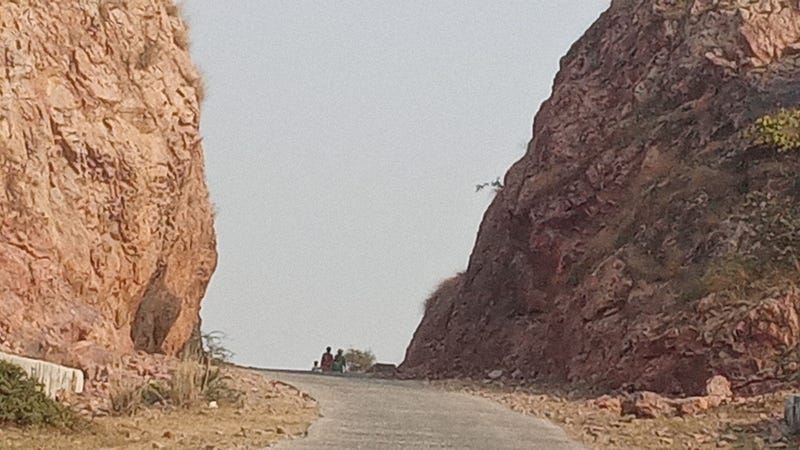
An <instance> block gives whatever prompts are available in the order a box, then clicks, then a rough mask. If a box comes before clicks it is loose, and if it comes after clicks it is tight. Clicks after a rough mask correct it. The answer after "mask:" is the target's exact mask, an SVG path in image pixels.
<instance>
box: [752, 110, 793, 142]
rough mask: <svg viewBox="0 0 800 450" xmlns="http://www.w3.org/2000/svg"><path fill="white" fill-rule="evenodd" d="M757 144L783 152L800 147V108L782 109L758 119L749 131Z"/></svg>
mask: <svg viewBox="0 0 800 450" xmlns="http://www.w3.org/2000/svg"><path fill="white" fill-rule="evenodd" d="M747 134H748V135H749V137H750V139H751V141H752V142H753V144H755V145H765V146H769V147H775V148H777V149H778V150H779V151H781V152H788V151H791V150H798V149H800V109H796V108H793V109H781V110H780V111H778V112H777V113H775V114H773V115H769V114H768V115H765V116H762V117H759V118H758V119H756V122H755V124H754V125H753V127H751V129H750V130H749V131H748V133H747Z"/></svg>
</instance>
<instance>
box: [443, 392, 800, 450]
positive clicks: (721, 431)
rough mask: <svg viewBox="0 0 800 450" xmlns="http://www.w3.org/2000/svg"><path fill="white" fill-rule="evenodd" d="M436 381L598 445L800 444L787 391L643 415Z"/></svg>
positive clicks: (556, 395) (580, 397)
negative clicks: (788, 423)
mask: <svg viewBox="0 0 800 450" xmlns="http://www.w3.org/2000/svg"><path fill="white" fill-rule="evenodd" d="M432 383H433V384H434V385H438V386H441V387H444V388H445V389H449V390H456V391H461V392H468V393H471V394H473V395H478V396H481V397H485V398H489V399H491V400H494V401H497V402H499V403H501V404H503V405H505V406H507V407H509V408H511V409H513V410H515V411H518V412H522V413H525V414H530V415H533V416H537V417H540V418H544V419H548V420H550V421H552V422H553V423H555V424H556V425H558V426H560V427H562V428H563V429H564V430H565V431H566V432H567V434H568V435H569V436H570V437H572V438H574V439H576V440H578V441H580V442H582V443H583V444H584V445H586V446H587V447H589V448H595V449H641V450H649V449H709V448H712V449H713V448H720V449H764V448H766V449H769V448H787V449H798V448H800V438H798V437H796V436H789V435H787V434H786V430H785V426H784V425H783V400H784V398H785V396H786V395H787V394H788V392H776V393H773V394H768V395H763V396H756V397H747V398H736V397H734V398H733V399H732V400H731V401H729V402H728V403H727V404H724V405H721V406H719V407H717V408H714V409H710V410H708V411H705V412H703V413H700V414H698V415H695V416H683V417H670V418H658V419H639V418H635V417H634V416H631V415H628V416H621V415H619V414H616V413H613V412H611V411H608V410H605V409H601V408H600V407H598V406H597V405H595V404H594V403H593V400H594V398H596V395H591V394H586V393H584V391H581V390H580V389H567V388H564V387H554V386H526V387H511V386H504V385H501V384H494V383H482V382H475V381H437V382H432Z"/></svg>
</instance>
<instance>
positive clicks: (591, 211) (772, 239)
mask: <svg viewBox="0 0 800 450" xmlns="http://www.w3.org/2000/svg"><path fill="white" fill-rule="evenodd" d="M798 8H800V7H798V3H797V2H793V1H784V0H735V1H734V0H713V1H712V0H689V1H678V0H613V1H612V3H611V6H610V8H609V9H608V10H607V11H606V12H605V13H604V14H603V15H602V16H601V17H600V18H599V20H598V21H597V22H596V23H595V24H594V25H593V26H592V27H591V28H590V29H589V30H588V31H587V32H586V34H585V35H584V36H583V37H582V38H581V39H580V40H579V41H578V42H577V43H576V44H575V45H574V46H573V47H572V48H571V49H570V51H569V53H568V54H567V55H566V56H565V57H564V58H563V60H562V62H561V68H560V71H559V73H558V75H557V76H556V79H555V83H554V87H553V92H552V96H551V97H550V99H549V100H547V102H545V103H544V104H543V105H542V108H541V110H540V111H539V113H538V114H537V116H536V119H535V123H534V126H533V137H532V140H531V142H530V144H529V146H528V150H527V152H526V154H525V156H524V157H523V158H522V159H521V160H520V161H518V162H517V163H516V164H514V166H513V167H512V168H511V169H510V170H509V172H508V173H507V175H506V177H505V188H504V189H503V190H502V191H501V192H499V193H498V194H497V196H496V198H495V200H494V202H493V203H492V205H491V206H490V207H489V209H488V211H487V212H486V214H485V217H484V220H483V223H482V224H481V227H480V231H479V233H478V238H477V242H476V244H475V248H474V251H473V253H472V255H471V258H470V260H469V265H468V269H467V271H466V272H465V273H464V274H462V275H459V276H458V277H456V278H454V279H451V280H448V281H447V282H445V283H443V285H442V286H441V288H440V289H439V290H438V291H437V292H436V293H434V295H433V296H432V297H431V299H429V301H428V303H427V308H426V314H425V316H424V318H423V320H422V323H421V324H420V326H419V328H418V330H417V332H416V334H415V336H414V339H413V341H412V342H411V344H410V346H409V348H408V351H407V355H406V360H405V362H404V364H403V366H402V369H403V370H404V371H405V372H406V373H408V374H412V375H417V376H453V375H473V376H484V375H485V374H486V373H487V371H489V370H496V369H502V370H504V371H505V374H514V375H515V376H519V377H524V378H539V379H547V380H555V381H570V382H589V383H594V384H595V385H599V386H605V387H607V388H630V389H647V390H655V391H660V392H664V393H670V394H699V393H701V392H702V391H703V390H704V383H705V380H706V379H707V378H709V377H710V376H712V375H714V374H722V375H725V376H726V377H728V378H729V379H730V380H731V381H732V383H733V387H734V389H735V390H738V391H739V392H748V391H758V390H765V389H769V388H771V387H773V386H774V385H775V384H777V383H781V382H782V381H785V380H789V379H792V378H793V377H795V376H796V373H797V370H798V367H800V366H798V337H800V334H799V333H800V317H799V316H798V311H800V290H798V288H797V283H798V281H800V280H799V279H800V262H798V255H797V254H798V250H800V249H798V244H799V243H800V176H798V174H799V173H800V152H798V149H800V139H798V137H800V120H799V119H798V118H799V117H800V113H798V110H797V109H795V108H797V107H798V106H800V9H798Z"/></svg>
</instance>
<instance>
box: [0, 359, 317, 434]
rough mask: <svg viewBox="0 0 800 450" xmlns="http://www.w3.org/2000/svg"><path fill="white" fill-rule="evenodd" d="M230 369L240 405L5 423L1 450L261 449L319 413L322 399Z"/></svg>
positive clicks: (296, 430) (305, 426)
mask: <svg viewBox="0 0 800 450" xmlns="http://www.w3.org/2000/svg"><path fill="white" fill-rule="evenodd" d="M226 370H228V371H229V374H230V375H231V377H232V381H231V387H233V388H236V389H239V390H240V391H242V392H244V394H245V397H244V400H243V402H241V404H240V405H237V406H220V407H218V408H211V407H209V405H207V404H203V405H198V406H195V407H193V408H190V409H179V410H176V409H172V410H164V409H158V408H152V409H148V410H145V411H144V412H142V413H139V414H136V415H134V416H132V417H109V416H105V417H95V418H93V419H91V420H90V422H89V423H88V424H87V425H86V426H85V427H82V429H80V430H79V431H75V432H59V431H54V430H47V429H30V428H29V429H20V428H10V429H9V428H2V429H0V449H3V450H5V449H17V448H24V449H43V450H44V449H48V450H49V449H78V448H80V449H99V448H119V449H150V450H152V449H158V448H170V449H173V448H186V449H207V450H211V449H230V448H243V449H245V448H246V449H250V448H258V449H261V448H264V447H266V446H268V445H270V444H272V443H275V442H277V441H279V440H281V439H287V438H292V437H296V436H302V435H304V434H305V433H306V432H307V430H308V427H309V425H310V424H311V422H312V421H313V420H314V419H316V418H317V416H318V408H317V403H316V401H315V400H314V399H312V398H310V397H308V396H307V395H306V394H304V393H302V392H300V391H298V390H297V389H295V388H293V387H291V386H288V385H286V384H283V383H281V382H277V381H270V380H268V379H267V378H265V377H264V376H263V375H261V374H258V373H255V372H252V371H248V370H244V369H239V368H228V369H226Z"/></svg>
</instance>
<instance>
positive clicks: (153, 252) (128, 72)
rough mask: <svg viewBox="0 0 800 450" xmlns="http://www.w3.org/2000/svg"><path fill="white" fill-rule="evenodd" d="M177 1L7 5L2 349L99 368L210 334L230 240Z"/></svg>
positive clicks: (1, 153)
mask: <svg viewBox="0 0 800 450" xmlns="http://www.w3.org/2000/svg"><path fill="white" fill-rule="evenodd" d="M178 11H179V9H178V8H176V7H175V5H174V3H173V2H171V1H163V0H130V1H126V2H96V1H95V2H79V1H65V2H59V3H58V7H57V8H55V7H53V4H51V3H49V2H0V36H2V41H0V42H2V44H0V46H2V47H3V51H2V52H0V53H2V55H3V56H2V57H0V65H1V66H2V67H3V68H4V70H3V71H2V72H0V86H2V88H0V91H2V93H3V96H4V98H5V100H6V101H3V102H0V185H1V186H3V188H2V189H0V350H3V351H6V352H9V353H13V354H18V355H23V356H27V357H33V358H40V359H41V358H44V359H47V360H48V361H52V362H56V363H67V364H78V366H77V367H79V368H80V369H84V370H86V371H87V373H89V372H92V374H94V373H97V372H102V367H103V366H104V365H106V364H108V362H109V361H119V359H120V357H121V355H131V354H134V353H135V352H136V351H142V352H147V353H160V354H165V355H176V354H178V353H180V352H181V351H182V350H183V349H184V348H185V347H186V346H187V343H190V341H193V340H195V341H196V340H197V339H198V338H199V334H198V333H197V330H198V329H199V321H200V316H199V311H200V301H201V299H202V298H203V295H204V293H205V290H206V286H207V285H208V282H209V279H210V277H211V275H212V273H213V272H214V269H215V267H216V261H217V252H216V239H215V233H214V215H213V211H212V207H211V202H210V200H209V195H208V190H207V187H206V182H205V169H204V157H203V147H202V143H201V138H200V133H199V123H200V103H201V101H202V95H203V92H202V80H201V79H200V76H199V74H198V72H197V70H196V69H195V67H194V65H193V64H192V61H191V58H190V54H189V49H188V46H187V42H188V40H187V33H188V31H187V28H186V24H185V22H184V21H183V19H182V18H181V17H180V16H179V14H178ZM92 378H94V376H93V377H92ZM87 381H88V380H87Z"/></svg>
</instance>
